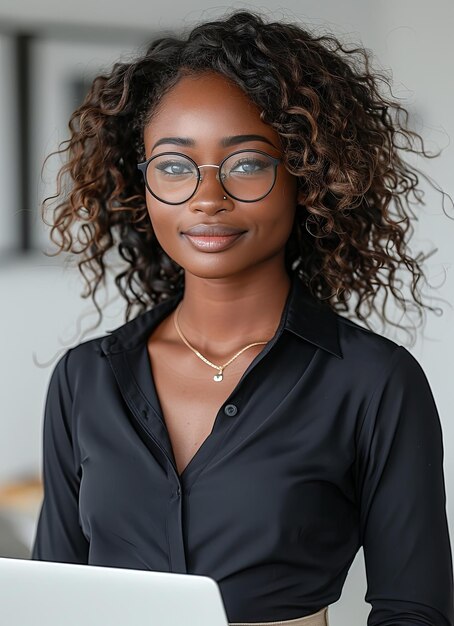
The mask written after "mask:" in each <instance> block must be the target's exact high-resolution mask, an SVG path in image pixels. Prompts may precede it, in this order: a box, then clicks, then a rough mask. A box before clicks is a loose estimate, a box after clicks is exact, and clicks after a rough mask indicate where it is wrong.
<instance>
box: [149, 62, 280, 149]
mask: <svg viewBox="0 0 454 626" xmlns="http://www.w3.org/2000/svg"><path fill="white" fill-rule="evenodd" d="M248 133H256V134H261V135H265V136H266V137H268V138H269V139H271V140H273V143H275V145H279V142H280V138H279V135H278V133H277V132H276V131H275V130H274V129H273V128H272V127H271V126H270V125H269V124H266V123H265V122H263V121H262V120H261V119H260V108H259V107H258V106H257V105H256V104H255V103H254V102H252V100H251V99H250V98H249V97H248V96H247V94H245V93H244V92H243V90H242V89H241V88H240V87H239V86H238V85H236V84H235V83H233V82H232V81H230V80H229V79H228V78H226V77H224V76H222V75H220V74H217V73H215V72H209V73H205V74H202V75H198V76H185V77H182V78H181V79H180V80H179V81H178V83H176V85H174V87H172V88H171V89H170V90H169V91H168V92H167V93H166V94H165V95H164V96H163V98H162V100H161V101H160V104H159V107H158V109H157V111H156V113H155V114H154V115H153V116H152V119H151V121H150V122H149V124H148V125H147V126H146V127H145V129H144V139H145V144H146V146H147V145H148V147H149V146H151V145H152V143H154V142H155V141H156V140H157V139H159V138H160V137H162V136H175V135H179V136H184V137H192V138H193V139H194V140H195V142H196V143H198V142H203V143H204V144H205V145H206V144H207V143H210V142H213V144H214V143H218V141H219V139H220V138H222V137H224V136H226V135H233V134H238V135H240V134H248ZM276 142H277V143H276Z"/></svg>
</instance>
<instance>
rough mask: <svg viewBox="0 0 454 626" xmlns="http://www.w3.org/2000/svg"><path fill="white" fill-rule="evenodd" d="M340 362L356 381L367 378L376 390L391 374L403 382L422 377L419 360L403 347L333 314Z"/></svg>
mask: <svg viewBox="0 0 454 626" xmlns="http://www.w3.org/2000/svg"><path fill="white" fill-rule="evenodd" d="M336 318H337V328H338V335H339V345H340V347H341V350H342V355H343V359H342V360H341V361H340V363H342V364H343V368H344V370H346V371H349V373H350V375H351V376H352V377H357V378H358V380H364V379H367V380H368V381H370V382H371V386H372V387H377V386H379V385H380V382H383V381H385V380H386V379H388V378H389V377H390V375H391V373H392V374H393V376H396V377H399V378H400V379H401V380H402V382H403V381H405V380H406V379H411V378H412V377H415V376H416V377H423V378H424V377H425V375H424V372H423V369H422V367H421V365H420V363H419V362H418V360H417V359H416V358H415V357H414V356H413V355H412V353H411V352H410V351H409V350H408V349H407V348H406V347H405V346H403V345H401V344H399V343H397V342H396V341H394V340H392V339H389V338H388V337H385V336H383V335H380V334H379V333H377V332H374V331H372V330H369V329H368V328H364V327H363V326H361V325H360V324H358V323H356V322H354V321H352V320H350V319H347V318H345V317H343V316H341V315H339V314H336Z"/></svg>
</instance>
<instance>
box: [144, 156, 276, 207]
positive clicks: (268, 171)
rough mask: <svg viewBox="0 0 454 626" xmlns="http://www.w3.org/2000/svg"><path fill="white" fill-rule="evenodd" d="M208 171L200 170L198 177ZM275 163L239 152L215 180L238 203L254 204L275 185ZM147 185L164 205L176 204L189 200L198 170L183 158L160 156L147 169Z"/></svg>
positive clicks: (265, 158) (225, 163)
mask: <svg viewBox="0 0 454 626" xmlns="http://www.w3.org/2000/svg"><path fill="white" fill-rule="evenodd" d="M207 170H208V168H206V169H205V168H202V169H201V177H202V179H203V177H204V176H205V173H206V171H207ZM275 172H276V168H275V165H274V162H273V161H272V160H271V159H270V158H268V157H267V156H266V155H264V154H260V153H257V152H253V151H251V152H247V151H245V152H241V153H240V154H233V155H231V156H230V157H229V158H227V159H226V160H225V161H224V163H223V164H222V167H221V169H220V170H218V178H219V180H220V181H222V184H223V185H224V188H225V190H226V191H227V192H228V193H229V194H230V195H231V196H233V197H235V198H237V199H238V200H244V201H253V200H257V199H259V198H262V197H263V196H265V195H266V194H267V193H268V192H269V191H270V189H271V188H272V186H273V184H274V178H275ZM146 178H147V184H148V186H149V188H150V189H151V191H152V192H153V193H154V194H155V195H156V196H157V197H158V198H160V199H161V200H163V201H164V202H170V203H179V202H184V201H185V200H187V199H189V198H190V197H191V196H192V195H193V193H194V191H195V189H196V187H197V183H198V170H197V168H196V167H195V165H194V163H192V161H190V160H189V159H188V158H186V157H185V156H183V155H177V154H162V155H158V156H156V157H155V158H154V159H152V160H151V161H150V162H149V164H148V167H147V173H146Z"/></svg>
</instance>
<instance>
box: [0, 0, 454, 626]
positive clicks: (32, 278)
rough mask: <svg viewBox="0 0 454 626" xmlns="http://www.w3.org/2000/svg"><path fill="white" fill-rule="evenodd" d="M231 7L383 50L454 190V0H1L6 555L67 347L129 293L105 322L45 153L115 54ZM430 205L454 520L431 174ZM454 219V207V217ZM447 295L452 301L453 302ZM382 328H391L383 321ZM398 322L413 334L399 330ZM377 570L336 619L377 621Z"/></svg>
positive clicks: (442, 256) (418, 347) (0, 284)
mask: <svg viewBox="0 0 454 626" xmlns="http://www.w3.org/2000/svg"><path fill="white" fill-rule="evenodd" d="M230 8H237V9H239V8H249V9H258V10H260V11H262V13H263V14H264V15H265V17H268V19H277V20H278V19H283V20H287V21H295V22H300V23H301V24H303V25H304V24H305V25H306V26H307V27H309V28H310V29H312V30H316V31H319V32H320V34H321V33H323V32H332V33H334V34H335V35H336V36H338V37H340V38H341V39H342V40H343V41H345V43H347V44H349V43H357V44H360V45H363V46H364V47H366V48H368V49H369V50H371V51H372V53H373V55H374V66H375V67H376V68H377V69H378V70H381V69H384V70H386V71H389V72H391V74H392V80H393V95H394V96H395V97H397V98H399V100H400V101H401V104H402V105H403V106H405V107H406V108H407V109H408V110H409V112H410V126H411V127H412V128H414V129H415V130H417V131H418V132H419V133H421V134H422V135H423V137H424V141H425V145H426V148H427V150H429V151H430V152H437V151H439V150H441V151H442V153H441V155H440V156H439V157H438V158H436V159H432V160H428V159H421V158H415V157H413V158H412V159H411V162H412V163H413V164H415V165H416V166H417V167H420V168H421V169H422V170H423V171H424V172H425V173H426V174H427V175H428V176H430V177H432V178H433V179H434V180H435V181H436V183H437V184H438V185H439V186H440V187H441V188H442V189H443V190H444V191H445V192H446V193H447V194H450V196H451V197H452V196H453V195H454V194H453V191H454V190H453V186H454V183H453V180H454V179H453V175H452V174H453V165H454V147H453V145H452V137H453V136H454V118H453V115H452V103H453V101H454V82H453V73H452V65H451V60H452V59H453V58H454V44H453V38H452V27H453V26H454V4H453V3H452V2H451V1H450V0H445V1H443V0H437V2H435V3H427V2H425V1H424V0H398V1H397V2H396V1H395V0H394V1H391V0H380V1H379V2H376V1H373V2H372V1H371V0H369V1H365V0H349V1H348V2H339V1H338V0H325V2H320V1H319V0H318V1H317V2H315V1H310V0H298V1H296V0H287V3H286V5H285V7H283V6H282V5H281V3H273V2H270V1H269V2H267V4H266V5H263V4H261V3H259V2H248V3H234V4H233V5H216V6H213V5H210V3H209V2H203V1H202V0H193V2H192V3H191V10H188V8H187V5H185V4H184V3H183V2H176V3H175V2H173V3H159V4H158V3H152V2H145V0H129V2H127V3H118V4H115V5H114V4H113V3H111V2H107V1H106V0H98V2H96V3H93V2H91V0H78V2H77V3H70V2H66V3H65V2H63V3H62V2H57V1H56V0H41V1H40V2H39V3H32V1H31V0H22V2H20V3H17V2H16V1H15V0H0V137H1V144H0V189H1V196H0V197H1V201H0V294H1V296H0V297H1V304H2V306H1V309H0V310H1V313H0V315H1V318H0V319H1V324H0V346H1V349H0V375H1V376H0V556H19V557H25V558H26V557H27V556H28V555H29V551H30V546H31V543H32V540H33V535H34V530H35V524H36V516H37V513H38V509H39V505H40V501H41V485H40V481H39V476H40V471H41V429H42V418H43V410H44V402H45V397H46V393H47V384H48V382H49V378H50V374H51V371H52V368H53V365H54V364H55V361H56V357H57V356H58V355H60V354H61V353H62V352H63V351H64V350H66V348H68V347H70V346H73V345H75V344H76V343H78V342H79V341H80V340H81V333H82V332H83V333H84V339H85V338H90V337H92V336H99V335H101V334H104V333H105V332H106V331H107V330H109V329H113V328H115V327H117V326H119V325H120V324H122V323H123V322H124V308H123V303H122V302H121V301H120V300H119V298H118V297H116V293H115V290H114V288H113V286H112V285H113V282H112V281H111V282H110V283H108V284H107V289H106V291H105V293H104V296H105V299H104V300H102V299H99V304H100V306H101V307H102V308H103V310H104V313H105V317H104V319H103V322H102V324H101V325H100V326H98V327H97V328H93V327H94V325H95V324H96V322H97V314H96V310H95V308H94V306H93V305H92V304H91V301H87V300H86V299H83V298H82V297H81V295H82V293H83V291H84V284H83V281H82V278H81V277H80V275H79V272H78V270H77V269H76V266H75V262H74V259H71V258H70V257H64V256H63V255H59V256H56V257H49V256H46V254H45V253H47V254H49V253H53V252H55V246H54V244H52V243H51V241H50V239H49V229H48V227H46V226H45V224H44V223H43V222H42V219H41V213H40V210H39V206H40V202H41V201H42V200H43V198H44V197H46V196H49V195H52V194H53V193H54V191H55V173H56V171H57V169H58V164H59V162H58V158H57V159H55V158H54V159H53V160H52V163H49V165H47V166H46V167H45V169H44V171H43V174H41V168H42V166H43V163H44V159H45V157H46V156H47V155H48V154H49V153H50V152H51V151H52V150H54V149H56V147H57V145H58V143H59V142H60V141H62V140H63V139H65V138H66V137H67V122H68V120H69V116H70V114H71V112H72V110H73V109H74V108H75V107H76V106H77V105H78V104H79V103H80V102H81V100H82V98H83V96H84V94H85V91H86V89H87V86H88V84H89V83H90V81H91V79H92V78H93V77H94V76H95V75H96V74H98V73H100V72H102V70H103V69H107V68H108V67H109V66H110V65H111V64H112V63H113V62H114V61H116V60H118V59H121V60H124V59H127V58H128V57H132V56H134V54H135V52H136V50H137V48H138V47H139V46H143V45H145V44H146V43H147V42H148V41H149V40H151V39H152V38H154V37H156V36H161V35H163V34H169V32H170V31H174V32H178V31H179V30H180V29H182V28H184V29H186V28H188V27H192V26H193V25H195V24H196V23H197V22H199V21H205V20H209V19H217V18H218V17H220V16H222V15H223V14H224V13H225V12H226V11H227V10H228V9H230ZM423 187H424V189H425V191H426V195H425V198H426V205H425V207H420V206H419V207H416V209H415V210H416V212H417V215H418V221H417V222H416V223H414V227H415V235H414V238H413V240H412V245H411V248H412V250H414V252H415V253H416V252H418V251H419V250H422V251H424V252H427V251H429V250H432V249H433V248H437V252H436V254H434V255H432V256H431V257H430V258H429V259H428V260H427V262H426V265H425V270H426V273H427V276H428V279H429V281H430V284H431V285H432V287H434V288H435V289H433V290H430V291H427V290H426V292H425V293H426V295H428V296H430V298H429V300H427V299H426V300H425V302H427V301H429V302H430V303H431V304H433V305H434V306H439V305H440V306H442V308H443V310H444V313H443V315H435V314H433V313H430V312H429V313H428V314H427V321H426V326H425V330H424V333H423V332H422V331H421V330H420V331H419V335H418V340H417V342H416V344H415V345H414V346H412V347H408V349H410V351H411V352H412V353H413V355H414V356H415V357H416V358H417V359H418V361H419V362H420V364H421V365H422V367H423V369H424V371H425V373H426V375H427V377H428V380H429V382H430V385H431V388H432V391H433V394H434V397H435V399H436V403H437V406H438V409H439V414H440V419H441V422H442V428H443V436H444V445H445V477H446V491H447V511H448V519H449V523H450V528H451V535H452V534H453V530H452V528H453V520H454V511H453V500H454V455H453V454H452V453H453V447H454V437H453V435H454V424H453V419H452V402H453V391H452V372H453V371H454V370H453V356H452V355H453V351H454V323H453V322H454V313H453V308H452V304H453V302H454V278H453V259H454V249H453V241H454V222H453V218H454V210H453V205H452V202H451V201H450V199H449V198H445V203H444V210H445V212H446V214H448V215H449V217H447V215H446V214H445V213H444V212H443V207H442V196H441V195H440V194H439V193H436V192H435V191H434V190H433V189H432V188H431V187H430V186H429V185H427V184H426V183H424V181H423ZM450 218H451V219H450ZM437 298H443V299H444V300H445V301H447V302H448V304H446V303H445V302H443V301H440V302H439V301H438V300H437ZM377 332H381V329H380V328H379V325H377ZM384 334H386V335H387V336H389V337H390V338H392V339H394V340H396V341H398V342H399V343H405V341H406V340H407V338H406V337H405V336H403V335H398V334H395V333H394V332H393V331H392V330H391V329H388V330H387V331H386V332H385V333H384ZM365 591H366V579H365V570H364V562H363V555H362V551H360V552H359V553H358V555H357V558H356V559H355V561H354V563H353V565H352V567H351V569H350V572H349V575H348V578H347V581H346V584H345V588H344V592H343V595H342V598H341V599H340V600H339V602H337V603H336V604H335V605H332V607H331V615H332V618H333V623H335V624H338V625H339V626H343V625H345V626H347V624H349V625H351V624H352V623H355V624H356V623H358V624H359V623H366V619H367V614H368V612H369V610H370V606H369V605H367V604H366V603H365V602H364V594H365Z"/></svg>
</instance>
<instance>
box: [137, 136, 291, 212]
mask: <svg viewBox="0 0 454 626" xmlns="http://www.w3.org/2000/svg"><path fill="white" fill-rule="evenodd" d="M243 152H257V153H258V154H263V155H265V156H267V157H268V158H269V159H270V160H271V162H272V163H273V165H274V180H273V184H272V185H271V187H270V189H269V190H268V191H267V192H266V193H265V194H264V195H263V196H260V198H256V199H255V200H242V199H241V198H237V197H236V196H234V195H233V194H231V193H230V192H228V191H227V189H226V188H225V187H224V183H223V182H222V180H221V179H219V182H220V183H221V187H222V189H223V190H224V191H225V193H226V194H227V195H228V196H230V197H231V198H233V199H234V200H238V202H258V201H259V200H263V198H266V196H267V195H268V194H269V193H271V191H272V190H273V187H274V185H275V184H276V179H277V166H278V165H279V163H281V162H282V158H279V157H273V156H271V154H268V152H265V151H264V150H254V149H247V148H243V149H242V150H236V151H235V152H231V153H230V154H228V155H227V156H226V157H224V158H223V159H222V161H221V162H220V163H219V170H220V169H221V167H222V165H223V164H224V163H225V161H227V159H229V158H230V157H232V156H235V154H241V153H243ZM165 154H175V155H178V156H182V157H185V158H186V159H188V160H189V161H191V163H193V164H194V166H195V168H196V170H197V184H196V186H195V189H194V191H193V192H192V194H191V195H190V196H189V197H188V198H186V200H182V201H181V202H167V200H163V199H162V198H160V197H159V196H157V195H156V194H155V193H154V192H153V190H152V189H151V188H150V186H149V185H148V181H147V176H146V172H147V167H148V164H149V163H150V162H151V161H153V159H156V158H157V157H159V156H163V155H165ZM137 169H138V170H140V171H141V172H142V176H143V180H144V182H145V186H146V188H147V189H148V191H149V192H150V193H151V195H152V196H153V197H154V198H156V199H157V200H159V202H164V204H171V205H174V206H175V205H178V204H184V203H185V202H188V200H190V199H191V198H192V197H193V196H194V194H195V193H196V192H197V189H198V188H199V185H200V180H201V176H200V170H199V166H198V165H197V163H196V162H195V161H194V159H192V158H191V157H190V156H188V155H187V154H184V153H183V152H175V151H169V152H160V153H159V154H154V155H153V156H151V157H150V158H149V159H147V160H146V161H142V162H141V163H137Z"/></svg>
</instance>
